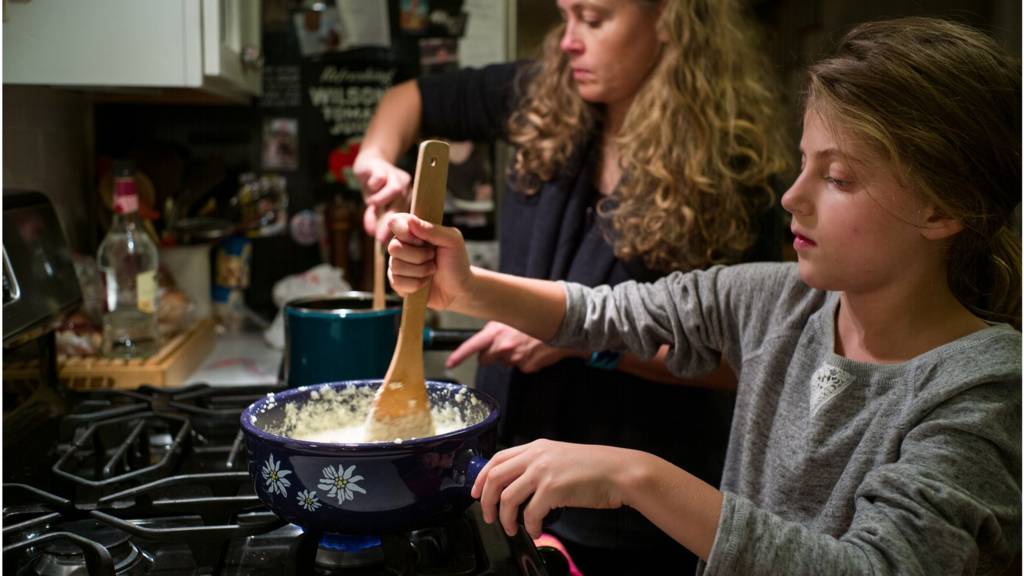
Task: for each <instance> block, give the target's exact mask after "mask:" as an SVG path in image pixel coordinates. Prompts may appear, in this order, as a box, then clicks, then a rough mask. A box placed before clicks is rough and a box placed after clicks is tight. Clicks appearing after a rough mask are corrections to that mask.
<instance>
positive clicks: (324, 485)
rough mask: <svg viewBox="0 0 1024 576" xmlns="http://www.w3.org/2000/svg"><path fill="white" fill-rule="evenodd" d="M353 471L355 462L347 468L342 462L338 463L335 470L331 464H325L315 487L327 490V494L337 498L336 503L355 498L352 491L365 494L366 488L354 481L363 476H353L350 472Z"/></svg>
mask: <svg viewBox="0 0 1024 576" xmlns="http://www.w3.org/2000/svg"><path fill="white" fill-rule="evenodd" d="M355 471H356V465H355V464H353V465H351V466H349V467H348V468H345V465H344V464H338V469H337V470H335V469H334V467H333V466H325V467H324V471H323V478H321V479H320V483H319V484H317V488H320V489H321V490H327V496H328V497H334V498H337V499H338V504H342V503H344V502H345V501H346V500H353V499H355V494H354V492H359V493H360V494H366V490H363V488H362V487H361V486H359V485H357V484H356V482H359V481H360V480H362V479H363V477H362V476H353V475H352V473H353V472H355Z"/></svg>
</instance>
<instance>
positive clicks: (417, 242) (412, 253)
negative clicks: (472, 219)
mask: <svg viewBox="0 0 1024 576" xmlns="http://www.w3.org/2000/svg"><path fill="white" fill-rule="evenodd" d="M388 227H389V229H390V231H391V233H392V234H394V238H393V239H392V240H391V242H390V243H388V253H389V254H391V264H390V265H389V266H388V279H389V280H390V281H391V286H392V287H393V288H394V289H395V292H397V293H398V294H399V295H400V296H402V297H403V298H404V297H406V296H408V295H409V294H412V293H413V292H415V291H417V290H419V289H420V288H422V287H423V286H424V285H425V284H426V283H427V282H428V281H433V282H432V283H431V287H430V296H429V297H428V298H427V306H430V307H431V308H434V309H437V310H444V309H446V308H449V307H450V306H451V305H452V303H453V302H455V301H456V300H458V299H459V298H461V297H463V296H464V295H465V294H466V293H467V292H469V291H470V288H469V284H470V283H471V282H472V280H473V272H472V270H470V267H469V256H468V255H467V254H466V244H465V242H464V241H463V240H462V233H461V232H459V230H458V229H457V228H449V227H447V226H440V225H434V224H431V223H429V222H426V221H424V220H421V219H419V218H417V217H416V216H413V215H412V214H394V215H392V217H391V218H390V219H389V220H388Z"/></svg>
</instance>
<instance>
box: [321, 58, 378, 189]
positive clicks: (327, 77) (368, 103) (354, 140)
mask: <svg viewBox="0 0 1024 576" xmlns="http://www.w3.org/2000/svg"><path fill="white" fill-rule="evenodd" d="M305 66H306V69H305V70H303V79H304V80H305V85H304V86H303V88H304V94H303V99H304V101H305V102H306V110H307V113H308V114H309V115H310V116H311V117H310V118H308V124H309V126H311V127H312V130H311V135H310V138H311V140H312V141H311V148H312V150H311V152H312V153H313V159H314V162H313V164H314V166H313V169H314V170H317V171H318V172H319V174H320V175H321V177H320V181H322V182H325V183H328V184H343V185H344V186H345V187H346V188H348V189H350V190H352V191H357V190H358V189H359V186H358V182H356V181H355V179H354V177H353V175H352V163H353V162H354V161H355V156H356V154H357V153H358V152H359V142H360V140H362V137H363V134H364V133H365V132H366V127H367V126H368V125H369V123H370V119H371V118H372V117H373V113H374V111H375V110H376V109H377V103H378V102H380V99H381V97H382V96H384V92H385V91H387V89H388V88H390V87H391V86H392V85H393V84H394V83H395V79H396V74H397V69H396V67H394V66H393V65H389V64H387V63H370V62H365V61H364V62H352V63H344V62H331V61H312V62H307V63H306V64H305Z"/></svg>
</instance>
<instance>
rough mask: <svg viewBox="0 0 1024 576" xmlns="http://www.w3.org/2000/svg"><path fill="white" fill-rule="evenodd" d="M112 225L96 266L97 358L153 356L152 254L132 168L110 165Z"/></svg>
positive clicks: (123, 164)
mask: <svg viewBox="0 0 1024 576" xmlns="http://www.w3.org/2000/svg"><path fill="white" fill-rule="evenodd" d="M113 200H114V202H113V204H114V221H113V223H112V224H111V226H110V231H108V232H107V235H106V237H105V238H103V242H101V243H100V247H99V251H98V253H97V257H96V259H97V261H98V263H99V267H100V270H102V271H103V276H104V280H105V283H106V289H107V311H106V314H105V315H104V316H103V353H104V354H105V355H107V356H113V357H118V358H142V357H145V356H149V355H150V354H152V353H154V352H156V351H157V349H158V348H159V346H160V333H159V330H158V327H157V314H156V313H157V297H158V295H157V280H156V272H157V266H158V265H159V262H158V252H157V248H156V244H155V243H154V242H153V240H152V239H151V238H150V237H149V235H148V234H147V233H146V230H145V229H144V228H143V226H142V219H141V217H140V216H139V196H138V194H137V193H136V191H135V178H134V168H133V166H132V165H131V163H130V162H117V163H115V164H114V198H113Z"/></svg>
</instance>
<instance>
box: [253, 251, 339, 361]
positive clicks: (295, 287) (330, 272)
mask: <svg viewBox="0 0 1024 576" xmlns="http://www.w3.org/2000/svg"><path fill="white" fill-rule="evenodd" d="M350 290H352V285H351V284H349V283H348V282H346V281H345V277H344V270H342V269H341V268H337V267H335V266H331V265H330V264H320V265H318V266H314V267H313V268H310V269H309V270H306V271H305V272H303V273H302V274H293V275H292V276H288V277H285V278H282V279H281V280H279V281H278V282H277V283H276V284H274V291H273V296H274V304H276V305H277V308H278V311H277V315H276V316H274V322H273V323H271V325H270V328H267V330H266V331H264V332H263V339H264V340H266V341H267V344H269V345H271V346H273V347H274V348H277V349H284V305H285V304H287V303H288V302H291V301H292V300H295V299H296V298H303V297H306V296H334V295H337V294H341V293H343V292H348V291H350Z"/></svg>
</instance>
